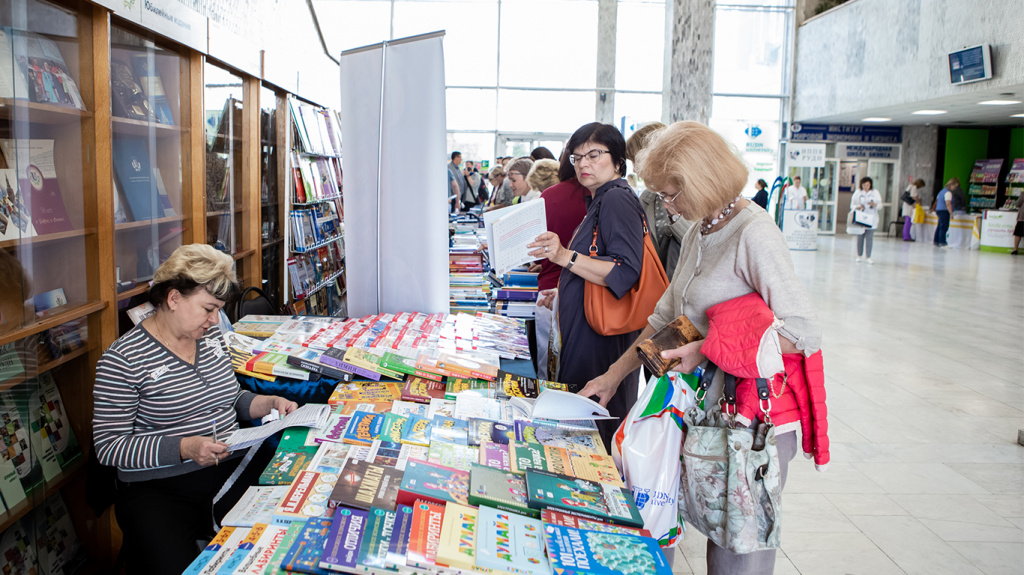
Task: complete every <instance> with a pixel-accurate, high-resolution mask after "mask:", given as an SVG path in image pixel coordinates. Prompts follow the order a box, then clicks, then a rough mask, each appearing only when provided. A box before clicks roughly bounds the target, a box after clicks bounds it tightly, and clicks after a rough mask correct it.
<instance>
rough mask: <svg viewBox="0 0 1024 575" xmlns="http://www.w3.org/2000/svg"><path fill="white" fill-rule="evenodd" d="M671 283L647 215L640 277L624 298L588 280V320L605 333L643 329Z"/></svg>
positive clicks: (585, 307)
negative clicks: (653, 238) (655, 247)
mask: <svg viewBox="0 0 1024 575" xmlns="http://www.w3.org/2000/svg"><path fill="white" fill-rule="evenodd" d="M596 256H597V224H594V238H593V240H592V241H591V243H590V257H596ZM668 283H669V282H668V276H667V275H665V268H664V267H662V265H661V260H660V259H659V258H658V252H656V251H655V250H654V242H652V241H651V234H650V232H649V231H648V230H647V219H646V218H644V258H643V264H642V266H641V268H640V278H639V279H637V281H636V284H635V285H634V286H633V287H632V288H630V290H629V291H628V292H626V295H624V296H622V299H618V298H616V297H615V294H613V293H612V291H611V290H610V289H608V288H607V287H605V286H600V285H597V284H595V283H592V282H589V281H588V282H587V284H586V288H585V290H584V292H583V310H584V312H586V315H587V323H589V324H590V327H591V328H592V329H593V330H594V331H596V332H597V333H599V334H601V335H621V334H624V333H630V332H633V331H638V330H641V329H643V328H645V327H647V318H648V317H650V315H651V313H653V312H654V306H656V305H657V304H658V300H660V299H661V296H662V295H663V294H664V293H665V290H666V289H668Z"/></svg>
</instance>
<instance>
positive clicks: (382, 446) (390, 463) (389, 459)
mask: <svg viewBox="0 0 1024 575" xmlns="http://www.w3.org/2000/svg"><path fill="white" fill-rule="evenodd" d="M401 457H402V444H401V443H395V442H394V441H386V440H384V441H382V440H380V439H378V440H376V441H374V442H373V445H371V446H370V457H369V458H367V459H366V460H365V461H368V462H370V463H376V464H377V465H383V466H384V467H394V468H395V469H398V460H399V459H400V458H401Z"/></svg>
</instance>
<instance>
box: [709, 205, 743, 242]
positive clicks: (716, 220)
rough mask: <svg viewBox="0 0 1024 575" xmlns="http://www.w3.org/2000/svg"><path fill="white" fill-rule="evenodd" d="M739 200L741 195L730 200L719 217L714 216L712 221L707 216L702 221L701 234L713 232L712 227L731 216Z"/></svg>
mask: <svg viewBox="0 0 1024 575" xmlns="http://www.w3.org/2000/svg"><path fill="white" fill-rule="evenodd" d="M739 201H740V196H736V199H734V200H733V201H731V202H729V205H728V206H726V207H725V209H724V210H722V211H721V212H720V213H719V214H718V216H717V217H715V218H712V219H711V222H710V223H709V222H708V221H707V218H705V219H704V220H702V221H701V223H700V234H701V235H702V236H706V235H708V234H709V233H710V232H711V228H713V227H715V226H716V225H718V223H719V222H722V221H724V220H725V218H727V217H729V214H731V213H732V209H733V208H734V207H736V203H737V202H739Z"/></svg>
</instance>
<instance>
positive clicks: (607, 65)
mask: <svg viewBox="0 0 1024 575" xmlns="http://www.w3.org/2000/svg"><path fill="white" fill-rule="evenodd" d="M618 12H619V0H598V3H597V97H596V101H595V110H594V118H595V119H596V120H597V121H598V122H603V123H605V124H615V125H617V119H616V118H615V38H616V22H617V20H618Z"/></svg>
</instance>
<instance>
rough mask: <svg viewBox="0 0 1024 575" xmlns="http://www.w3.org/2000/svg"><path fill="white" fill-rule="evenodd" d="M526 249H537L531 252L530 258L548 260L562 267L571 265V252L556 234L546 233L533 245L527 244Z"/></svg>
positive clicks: (534, 241) (538, 237)
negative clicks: (563, 245)
mask: <svg viewBox="0 0 1024 575" xmlns="http://www.w3.org/2000/svg"><path fill="white" fill-rule="evenodd" d="M526 247H528V248H537V249H535V250H533V251H532V252H530V257H534V258H538V259H539V258H547V259H549V260H551V261H552V262H554V263H556V264H558V265H560V266H562V267H565V264H567V263H569V250H567V249H565V248H564V247H562V242H561V240H559V239H558V234H556V233H554V232H544V233H543V234H541V235H539V236H537V239H535V240H533V243H530V244H527V245H526Z"/></svg>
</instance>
